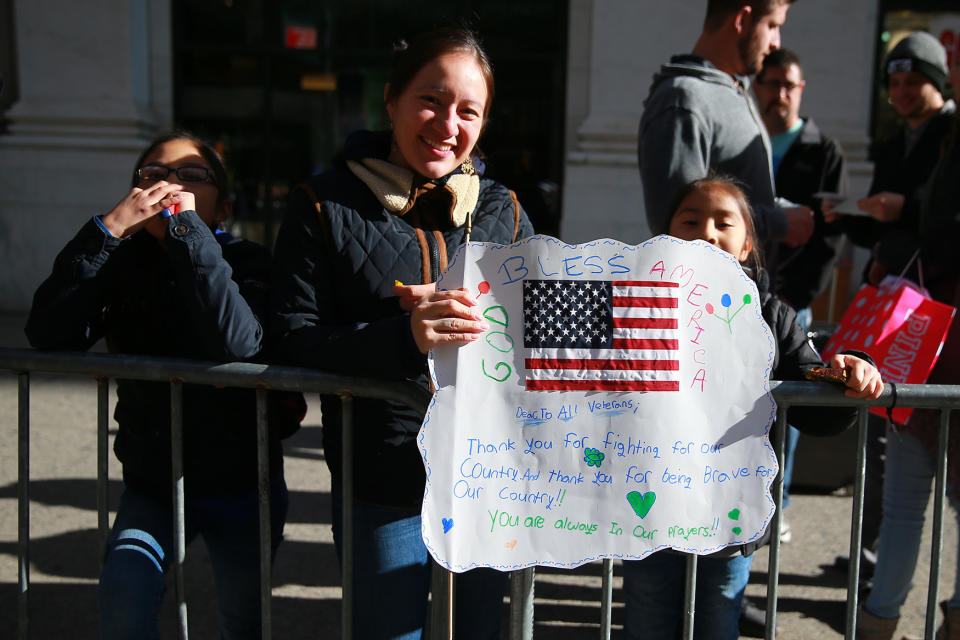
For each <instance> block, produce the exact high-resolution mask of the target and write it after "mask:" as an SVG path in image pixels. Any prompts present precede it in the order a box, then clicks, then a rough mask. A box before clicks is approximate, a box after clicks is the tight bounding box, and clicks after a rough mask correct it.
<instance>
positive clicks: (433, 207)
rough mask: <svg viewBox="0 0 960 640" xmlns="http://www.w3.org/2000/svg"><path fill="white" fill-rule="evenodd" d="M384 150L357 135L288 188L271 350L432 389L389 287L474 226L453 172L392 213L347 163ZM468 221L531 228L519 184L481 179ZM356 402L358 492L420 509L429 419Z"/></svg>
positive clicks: (429, 264)
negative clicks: (461, 211)
mask: <svg viewBox="0 0 960 640" xmlns="http://www.w3.org/2000/svg"><path fill="white" fill-rule="evenodd" d="M389 148H390V147H389V135H386V134H374V133H369V132H360V133H358V134H354V135H353V136H351V138H350V139H349V140H348V141H347V145H346V147H345V149H344V153H343V155H342V156H341V157H340V158H339V159H338V160H337V164H336V167H335V168H334V169H333V170H332V171H330V172H328V173H324V174H322V175H319V176H315V177H313V178H311V179H310V180H309V181H308V183H307V184H306V185H304V187H303V188H301V189H298V190H297V191H296V192H295V193H294V195H293V196H292V200H291V203H290V209H289V211H288V213H287V216H286V218H285V220H284V222H283V225H282V227H281V229H280V232H279V234H278V237H277V245H276V250H275V252H274V254H275V259H276V261H277V263H276V266H275V273H276V278H277V279H276V280H275V284H274V288H273V296H274V298H273V305H272V307H273V317H272V332H273V334H274V335H273V338H274V339H275V344H274V345H272V347H273V348H272V353H273V354H275V356H276V357H277V358H279V359H281V360H282V361H283V362H285V363H288V364H294V365H299V366H306V367H314V368H318V369H324V370H327V371H332V372H337V373H343V374H350V375H362V376H372V377H379V378H386V379H392V380H397V379H400V380H403V379H407V380H414V381H416V382H417V383H419V384H421V385H422V386H424V387H426V386H427V384H428V381H427V376H426V357H425V356H424V355H423V354H421V353H420V351H419V350H418V349H417V346H416V343H415V342H414V340H413V336H412V333H411V331H410V315H409V313H406V312H404V311H403V310H402V309H401V308H400V306H399V304H398V303H397V299H396V297H395V296H393V293H392V291H391V289H392V287H393V285H394V283H395V282H396V281H398V280H399V281H400V282H403V283H405V284H422V283H429V282H434V281H436V279H437V277H438V275H439V273H440V272H441V271H442V270H443V269H444V268H445V267H446V261H447V256H452V255H453V254H454V252H455V251H456V249H457V247H458V246H459V245H461V244H462V243H463V242H464V240H465V237H466V232H467V229H466V225H464V224H457V223H456V222H455V221H454V220H452V219H451V211H452V209H451V203H452V202H454V201H455V200H456V196H455V195H454V194H453V192H452V190H451V189H449V188H448V186H447V184H448V182H447V181H448V179H450V178H451V176H445V177H444V178H440V179H438V180H434V181H428V182H422V181H421V182H420V183H418V184H415V185H414V187H415V188H414V190H413V193H412V197H411V199H410V202H409V203H408V206H407V207H406V209H405V210H404V211H402V212H397V213H391V212H390V211H388V210H387V209H386V208H385V206H384V205H383V204H381V201H380V200H379V199H378V197H377V196H376V195H375V194H374V192H373V191H372V190H371V188H370V187H368V185H367V184H366V183H365V182H364V181H362V180H361V179H360V178H358V177H357V175H355V174H354V172H353V171H351V169H349V168H348V167H347V165H346V164H345V163H346V161H348V160H362V159H365V158H376V159H384V158H386V157H387V154H388V152H389ZM470 223H471V224H472V232H471V236H470V238H471V240H475V241H486V242H497V243H503V244H509V243H511V242H514V241H516V240H520V239H523V238H525V237H528V236H530V235H532V233H533V228H532V226H531V225H530V222H529V220H528V219H527V216H526V214H525V213H524V212H523V210H522V209H521V208H520V205H519V204H518V203H517V200H516V196H515V195H514V194H513V192H511V191H509V190H508V189H506V188H505V187H504V186H502V185H500V184H498V183H496V182H494V181H492V180H487V179H483V178H482V177H481V179H480V181H479V196H478V200H477V204H476V206H475V207H474V209H473V211H472V212H471V216H470ZM353 406H354V424H355V427H356V428H357V430H358V431H357V435H356V440H355V442H356V445H355V446H356V451H357V457H356V463H355V469H356V475H355V481H356V484H355V486H356V495H357V497H358V498H359V499H361V500H363V501H365V502H370V503H374V504H380V505H387V506H403V507H412V508H419V505H420V503H421V502H422V500H423V488H424V482H425V476H424V470H423V461H422V460H421V458H420V454H419V452H418V450H417V446H416V441H415V438H416V435H417V431H418V430H419V428H420V424H421V422H422V421H423V415H422V414H421V413H419V412H415V411H412V410H411V409H409V408H407V407H405V406H402V405H400V404H397V403H391V402H385V401H377V400H361V399H357V400H355V401H354V403H353ZM322 407H323V423H324V449H325V454H326V460H327V464H328V465H329V466H330V470H331V472H332V473H333V476H334V480H335V481H338V480H339V478H340V466H341V465H340V462H341V444H340V443H341V424H340V405H339V402H338V401H336V400H335V399H333V398H324V399H323V404H322Z"/></svg>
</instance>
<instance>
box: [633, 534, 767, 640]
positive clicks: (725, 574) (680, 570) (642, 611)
mask: <svg viewBox="0 0 960 640" xmlns="http://www.w3.org/2000/svg"><path fill="white" fill-rule="evenodd" d="M751 563H752V556H742V555H736V556H730V557H727V558H717V557H712V556H700V557H699V558H697V593H696V598H697V599H696V603H695V609H696V613H695V614H694V625H693V637H694V638H696V639H697V640H736V639H737V638H738V637H739V636H740V629H739V619H740V605H741V604H742V602H743V592H744V590H745V589H746V588H747V582H749V580H750V564H751ZM686 568H687V556H686V555H683V554H679V553H673V552H670V551H658V552H657V553H654V554H653V555H650V556H648V557H647V558H644V559H643V560H629V561H624V563H623V591H624V599H625V602H624V606H625V614H626V616H625V621H624V637H626V638H628V640H647V639H650V640H672V639H673V638H674V637H679V634H680V631H681V630H682V629H683V592H684V585H685V584H686Z"/></svg>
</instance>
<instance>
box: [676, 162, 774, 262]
mask: <svg viewBox="0 0 960 640" xmlns="http://www.w3.org/2000/svg"><path fill="white" fill-rule="evenodd" d="M710 188H719V189H723V190H724V191H726V192H727V193H728V194H730V195H731V196H732V197H733V199H734V201H735V202H736V203H737V208H738V209H740V216H741V217H742V218H743V224H744V226H745V227H746V229H747V238H749V239H750V245H751V247H752V248H751V249H750V254H749V255H748V256H747V259H746V260H745V261H744V262H743V264H744V265H745V266H747V267H750V268H751V269H753V270H754V273H756V272H758V271H759V270H760V268H761V267H762V266H763V260H762V258H761V255H762V254H761V253H760V239H759V238H758V237H757V226H756V224H754V221H753V215H754V214H753V207H751V206H750V201H749V200H748V199H747V194H746V193H744V185H743V183H742V182H740V181H739V180H737V179H736V178H734V177H732V176H728V175H724V174H719V173H712V172H711V173H709V174H708V175H707V177H705V178H700V179H699V180H694V181H693V182H688V183H687V184H685V185H683V186H682V187H681V188H680V190H679V191H677V193H676V195H674V196H673V200H671V201H670V215H669V216H667V221H666V228H664V229H663V230H661V233H667V234H669V233H670V223H671V222H673V218H674V216H676V215H677V212H678V211H679V209H680V203H682V202H683V201H684V200H685V199H686V197H687V196H689V195H690V194H691V193H694V192H695V191H701V190H704V189H710Z"/></svg>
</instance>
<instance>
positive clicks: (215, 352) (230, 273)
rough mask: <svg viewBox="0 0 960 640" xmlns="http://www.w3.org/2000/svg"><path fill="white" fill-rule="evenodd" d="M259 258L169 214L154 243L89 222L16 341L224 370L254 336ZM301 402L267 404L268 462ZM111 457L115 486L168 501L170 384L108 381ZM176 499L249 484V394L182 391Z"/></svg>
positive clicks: (266, 264)
mask: <svg viewBox="0 0 960 640" xmlns="http://www.w3.org/2000/svg"><path fill="white" fill-rule="evenodd" d="M269 269H270V256H269V253H268V252H267V250H266V249H264V248H263V247H261V246H259V245H257V244H254V243H252V242H248V241H246V240H239V239H235V238H232V237H231V236H230V235H229V234H226V233H222V232H217V233H216V235H215V234H214V232H212V231H211V230H210V228H208V227H207V225H206V224H205V223H204V222H203V221H202V220H201V219H200V217H199V216H198V215H197V214H196V212H195V211H184V212H182V213H180V214H179V215H177V216H174V217H171V218H170V222H169V224H168V227H167V235H166V239H165V241H164V244H163V245H161V244H160V243H159V242H157V240H156V239H154V237H153V236H151V235H150V234H148V233H147V232H146V231H141V232H139V233H137V234H134V235H133V236H132V237H131V238H129V239H126V240H121V239H118V238H114V237H111V236H108V235H107V234H105V233H104V232H103V231H102V230H101V229H100V227H99V226H98V225H97V224H96V222H95V221H94V220H90V221H89V222H87V224H85V225H84V226H83V228H81V229H80V231H79V232H78V233H77V235H76V236H75V237H74V238H73V239H72V240H71V241H70V242H69V243H67V246H66V247H65V248H64V249H63V250H62V251H61V252H60V254H59V255H58V256H57V258H56V261H55V262H54V265H53V273H52V274H51V275H50V277H48V278H47V279H46V281H44V282H43V284H41V285H40V288H39V289H37V292H36V294H35V295H34V299H33V307H32V309H31V310H30V317H29V319H28V321H27V326H26V334H27V337H28V339H29V340H30V344H31V345H33V346H34V347H36V348H40V349H67V350H86V349H88V348H90V347H91V346H92V345H93V344H94V343H95V342H97V341H98V340H99V339H100V338H101V337H104V336H105V337H106V342H107V348H108V349H109V350H110V351H111V352H113V353H122V354H135V355H145V356H162V357H175V358H189V359H194V360H217V361H232V360H246V359H251V358H254V357H255V356H256V355H257V354H258V352H259V351H260V347H261V342H262V336H263V331H262V328H261V325H260V322H259V320H258V316H259V315H260V314H262V313H264V312H265V310H266V304H267V287H268V284H269ZM305 408H306V405H305V404H304V402H303V397H302V396H301V395H300V394H292V393H277V394H271V396H270V411H269V413H270V416H269V420H270V429H271V431H270V463H271V470H272V473H274V474H277V473H279V472H280V471H281V470H282V464H283V463H282V452H281V447H280V439H281V438H283V437H286V436H287V435H290V434H291V433H292V432H293V431H295V430H296V428H297V427H298V426H299V421H300V418H301V417H302V413H303V411H304V410H305ZM114 417H115V419H116V421H117V423H118V424H119V431H118V433H117V437H116V440H115V442H114V451H115V452H116V454H117V458H118V459H119V460H120V462H121V463H122V464H123V479H124V482H125V483H126V484H127V485H128V486H131V487H134V488H136V489H138V490H140V491H142V492H144V493H147V494H148V495H151V496H152V497H154V498H155V499H157V500H160V501H162V502H169V501H170V500H171V495H172V492H171V485H170V475H171V471H170V385H169V384H168V383H165V382H146V381H137V380H123V379H121V380H117V405H116V410H115V413H114ZM183 442H184V445H183V455H184V490H185V492H186V493H187V494H188V495H223V494H228V493H233V492H237V491H243V490H249V489H251V488H253V487H256V486H257V464H256V461H257V450H256V399H255V392H254V391H253V390H252V389H229V388H227V389H224V388H213V387H206V386H199V385H184V388H183Z"/></svg>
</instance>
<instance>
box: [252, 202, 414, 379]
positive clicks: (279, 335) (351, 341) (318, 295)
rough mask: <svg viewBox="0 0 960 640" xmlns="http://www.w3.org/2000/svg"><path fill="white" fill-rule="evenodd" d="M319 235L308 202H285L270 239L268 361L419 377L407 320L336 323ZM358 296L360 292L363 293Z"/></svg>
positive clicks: (396, 313)
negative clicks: (272, 242) (274, 237)
mask: <svg viewBox="0 0 960 640" xmlns="http://www.w3.org/2000/svg"><path fill="white" fill-rule="evenodd" d="M330 252H331V249H330V246H329V244H328V240H327V237H326V236H325V231H324V229H323V228H322V227H321V222H320V219H319V217H318V215H317V211H316V210H315V208H314V206H313V203H312V202H310V201H309V200H308V199H307V197H306V196H305V195H304V194H302V193H297V194H295V195H294V196H293V200H292V202H291V207H290V210H289V211H288V213H287V216H286V218H285V219H284V221H283V225H282V226H281V228H280V232H279V234H278V235H277V244H276V248H275V251H274V256H275V266H274V273H275V276H274V280H273V288H272V292H271V294H272V302H271V309H272V312H271V324H270V331H271V337H272V342H273V346H272V349H271V354H272V356H273V357H274V358H276V359H278V360H280V361H282V362H284V363H287V364H292V365H297V366H304V367H313V368H317V369H324V370H327V371H332V372H336V373H343V374H348V375H370V376H376V377H384V378H409V377H415V376H418V375H421V374H423V373H424V372H425V371H426V357H425V356H424V355H423V354H421V353H420V351H419V350H418V349H417V346H416V343H415V342H414V339H413V335H412V333H411V331H410V315H409V314H408V313H404V312H403V311H402V310H401V309H400V306H399V305H397V304H396V303H395V302H393V301H390V302H389V304H392V305H393V307H392V310H391V311H392V312H387V311H386V310H384V313H382V314H381V316H380V317H379V318H378V319H375V320H372V321H370V322H352V321H347V322H344V321H343V320H341V317H342V315H341V314H340V313H339V310H340V309H343V308H349V307H350V306H351V301H350V300H344V299H339V296H338V294H337V292H336V287H335V286H334V285H335V283H334V278H335V275H334V266H333V258H334V256H332V255H331V253H330ZM364 293H366V292H364Z"/></svg>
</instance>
